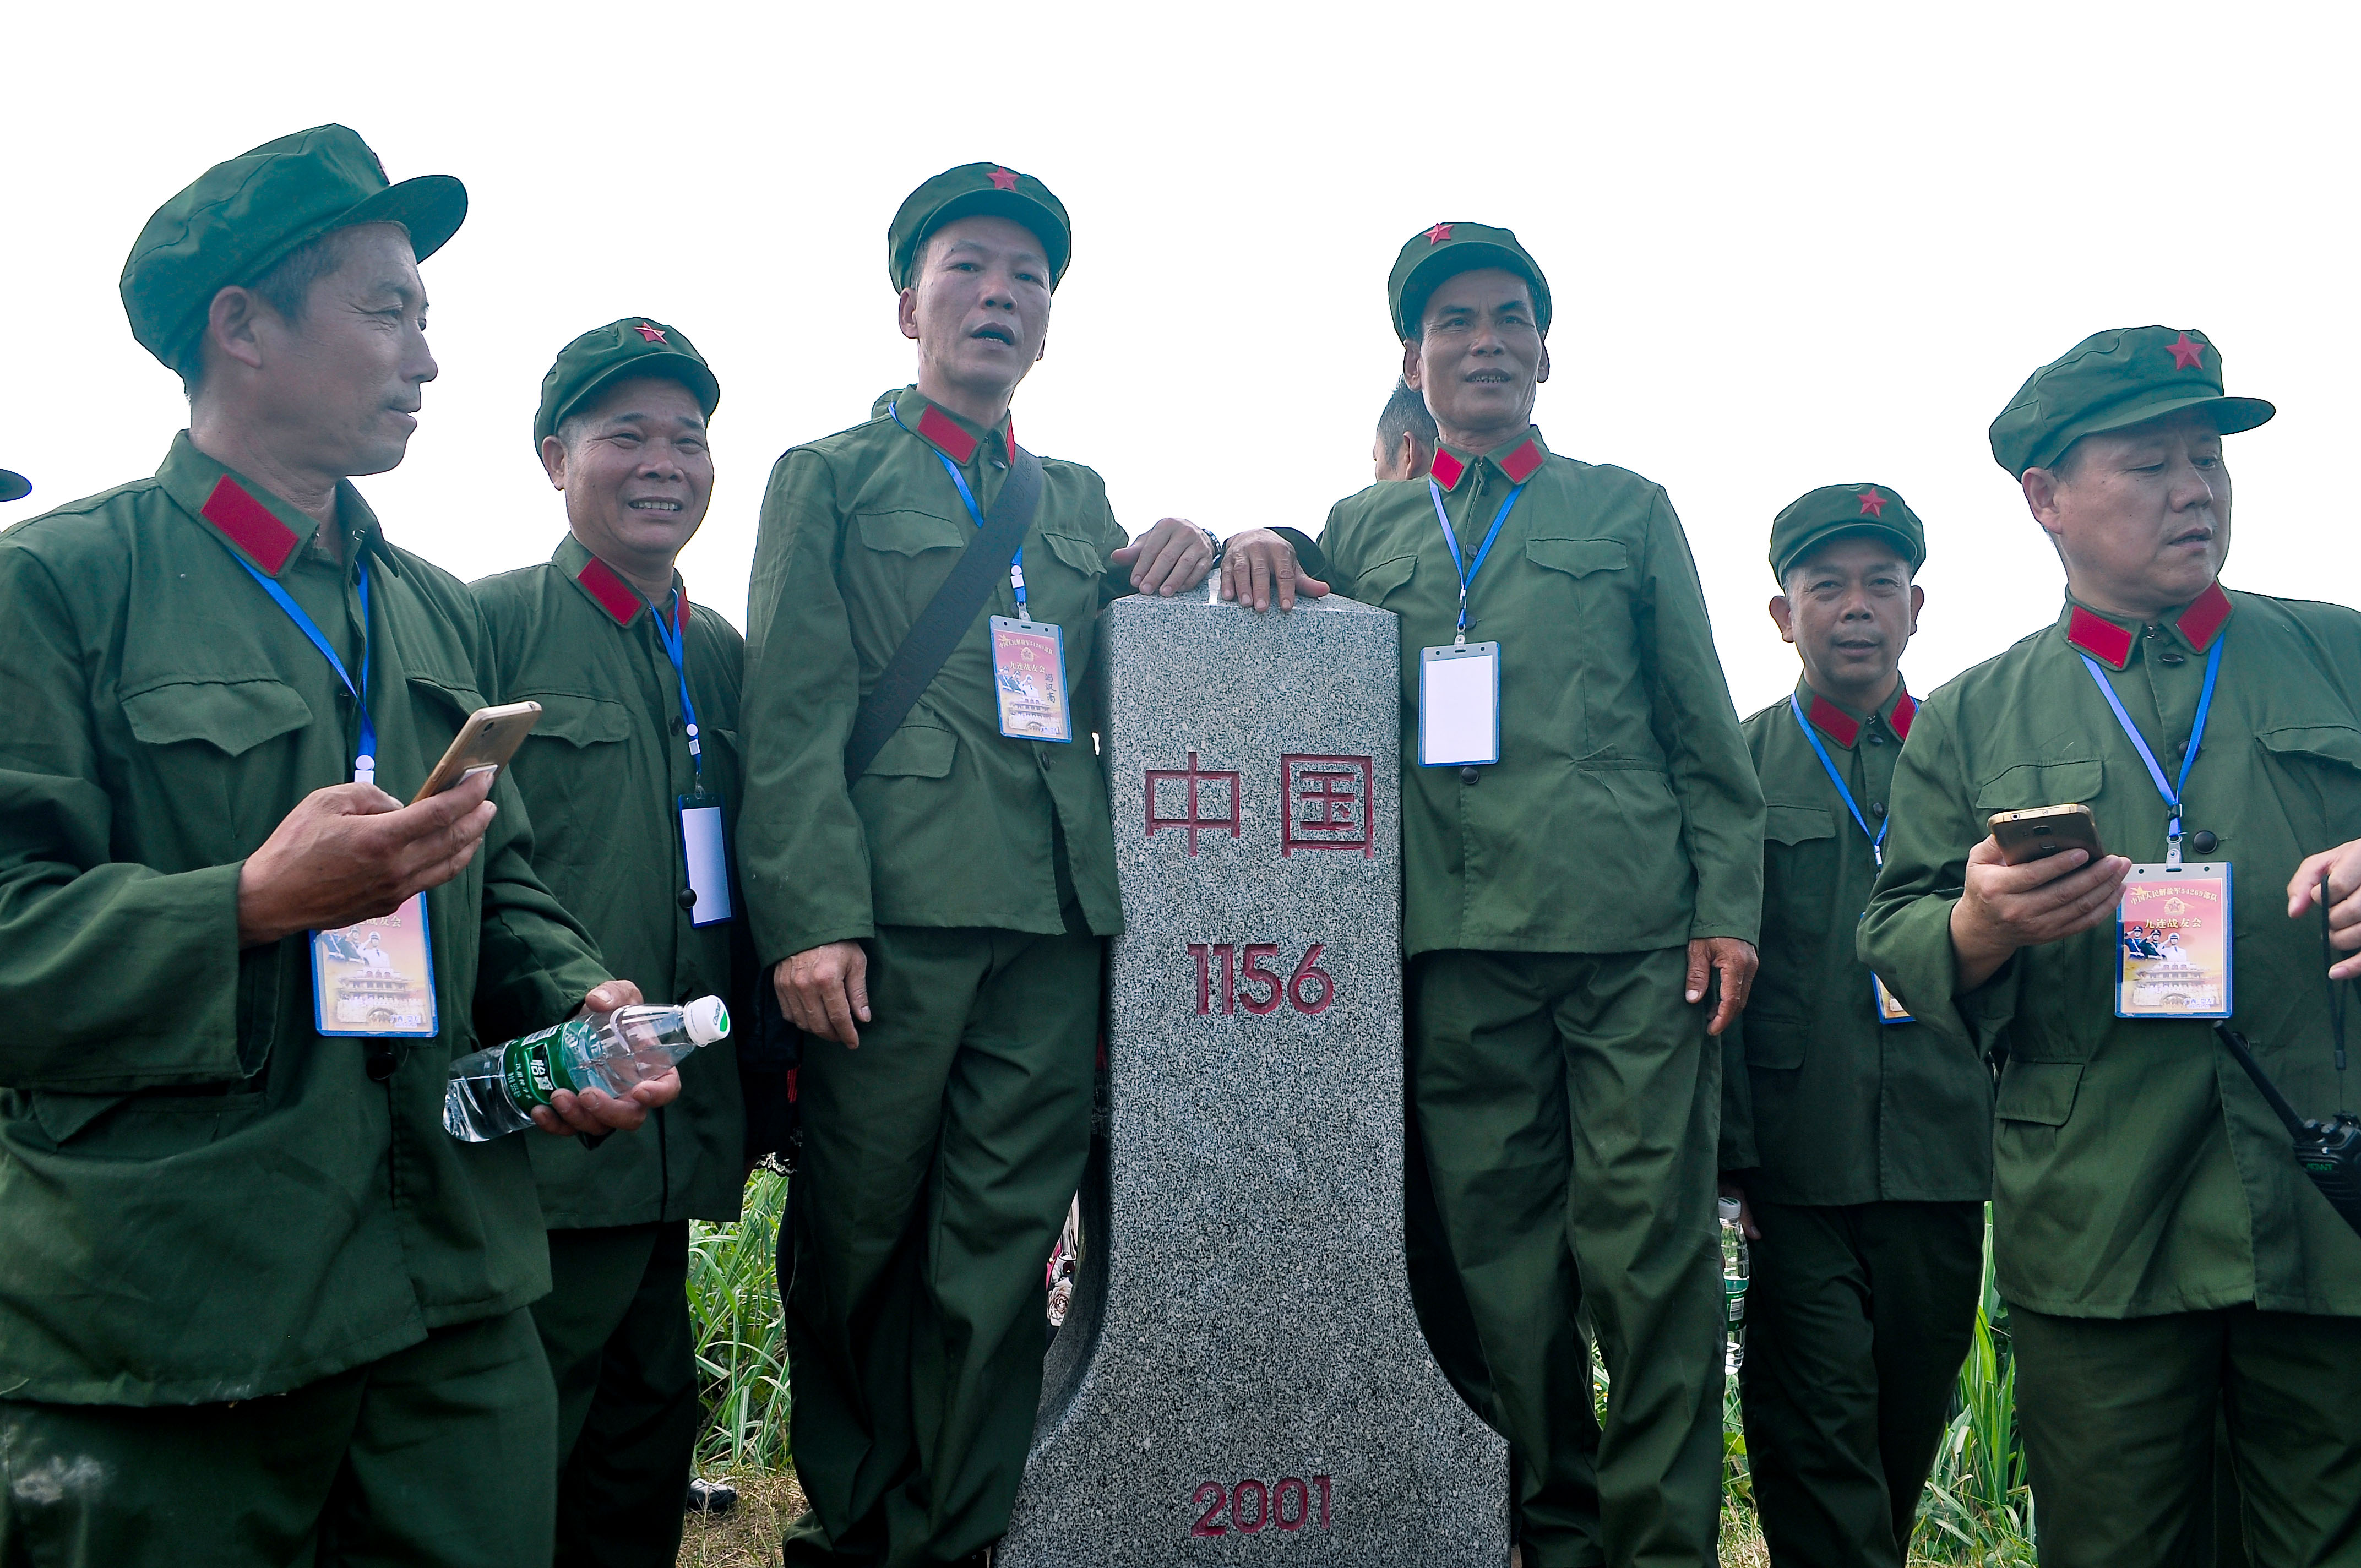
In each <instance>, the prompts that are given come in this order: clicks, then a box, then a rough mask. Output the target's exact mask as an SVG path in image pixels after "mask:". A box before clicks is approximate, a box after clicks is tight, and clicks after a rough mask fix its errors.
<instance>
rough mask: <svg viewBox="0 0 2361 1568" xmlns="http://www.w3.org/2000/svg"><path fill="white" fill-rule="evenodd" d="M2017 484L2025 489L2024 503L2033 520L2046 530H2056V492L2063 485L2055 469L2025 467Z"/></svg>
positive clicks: (2052, 531) (2053, 531)
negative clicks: (2022, 475) (2023, 473)
mask: <svg viewBox="0 0 2361 1568" xmlns="http://www.w3.org/2000/svg"><path fill="white" fill-rule="evenodd" d="M2017 484H2018V486H2019V487H2020V488H2023V489H2024V491H2025V505H2026V510H2029V511H2031V512H2032V513H2033V520H2034V521H2036V522H2037V523H2039V524H2040V525H2041V526H2042V527H2043V528H2044V529H2045V530H2047V531H2048V532H2051V533H2056V532H2058V514H2059V506H2058V492H2059V490H2060V489H2061V488H2064V487H2063V486H2062V485H2061V484H2060V483H2059V478H2058V474H2057V471H2056V470H2055V469H2050V468H2027V469H2026V471H2025V475H2024V477H2022V478H2020V479H2018V480H2017Z"/></svg>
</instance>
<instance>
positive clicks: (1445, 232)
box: [1426, 224, 1451, 245]
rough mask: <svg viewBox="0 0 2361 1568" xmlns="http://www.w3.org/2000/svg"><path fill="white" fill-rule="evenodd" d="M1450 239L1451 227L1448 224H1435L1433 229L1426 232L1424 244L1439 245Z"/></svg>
mask: <svg viewBox="0 0 2361 1568" xmlns="http://www.w3.org/2000/svg"><path fill="white" fill-rule="evenodd" d="M1450 237H1451V225H1449V224H1437V225H1434V226H1433V228H1431V229H1429V230H1427V231H1426V243H1427V244H1429V245H1441V244H1442V243H1443V242H1444V240H1446V239H1449V238H1450Z"/></svg>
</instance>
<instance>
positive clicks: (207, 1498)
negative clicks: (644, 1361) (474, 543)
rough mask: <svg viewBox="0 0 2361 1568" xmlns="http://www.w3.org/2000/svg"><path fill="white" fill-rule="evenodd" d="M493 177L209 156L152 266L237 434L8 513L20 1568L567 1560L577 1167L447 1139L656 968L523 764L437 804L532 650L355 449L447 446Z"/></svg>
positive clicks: (583, 1125) (7, 743) (142, 274)
mask: <svg viewBox="0 0 2361 1568" xmlns="http://www.w3.org/2000/svg"><path fill="white" fill-rule="evenodd" d="M466 202H467V198H466V195H465V192H463V191H462V190H461V189H460V186H459V183H458V181H456V180H451V179H447V178H443V177H430V178H426V179H421V180H412V181H405V182H404V183H402V184H400V185H389V184H388V183H387V181H386V179H385V175H384V173H383V171H382V170H380V169H379V166H378V162H377V159H376V158H375V156H374V155H373V154H371V153H370V151H369V150H368V147H367V146H365V145H364V144H363V143H362V141H361V139H360V138H359V137H357V136H355V135H354V134H353V133H352V132H351V131H349V130H346V128H345V127H343V126H320V127H318V128H316V129H313V130H310V131H304V132H301V133H298V134H296V135H294V136H291V137H282V138H280V140H277V141H274V142H270V143H268V144H266V145H265V146H263V147H259V148H255V149H254V150H253V151H252V152H249V153H247V154H245V155H244V156H242V157H239V158H236V159H231V160H229V161H228V162H226V163H224V164H220V165H218V166H216V167H215V168H214V169H212V170H209V171H207V172H206V173H205V174H204V175H203V177H201V178H200V179H199V180H198V181H196V182H195V183H194V184H192V185H191V186H190V187H189V188H188V189H187V190H185V191H183V192H181V193H180V194H179V195H177V196H175V197H173V198H172V200H170V202H168V203H165V204H164V206H163V207H162V208H160V209H159V211H158V212H157V213H156V214H155V216H154V217H153V218H151V219H150V220H149V221H148V226H147V228H146V230H145V231H143V232H142V234H141V235H140V237H139V240H138V243H137V245H136V246H135V247H133V250H132V253H131V258H130V260H129V261H128V263H127V264H126V267H125V269H124V273H123V301H124V305H125V307H126V310H127V312H128V313H129V315H130V318H131V325H132V332H133V334H134V335H135V336H136V337H137V338H138V340H139V341H140V343H141V344H142V345H145V346H146V347H147V348H148V349H149V350H150V351H151V352H153V353H154V354H155V355H156V356H158V357H159V359H161V360H163V361H164V362H165V364H167V365H168V366H170V367H174V368H175V369H177V370H179V371H180V372H181V375H182V377H183V379H184V380H185V381H186V382H187V383H188V385H189V387H190V392H191V397H190V418H189V424H190V428H189V429H188V430H187V431H185V432H183V433H181V434H180V435H179V436H177V437H175V438H174V440H173V442H172V444H171V449H170V452H169V453H167V454H166V455H165V458H164V463H163V466H162V467H161V468H159V470H158V471H157V474H156V477H154V478H153V479H143V480H139V481H137V482H135V483H132V484H128V485H125V486H123V487H122V488H118V489H114V490H110V491H107V492H106V493H104V494H103V495H100V496H96V497H93V498H92V499H87V500H82V501H77V502H74V503H73V504H71V505H70V506H67V507H64V508H62V509H60V510H58V511H56V512H53V513H50V514H49V516H47V517H42V518H36V519H34V520H32V521H29V522H27V523H24V524H22V525H20V526H18V527H16V528H14V529H11V530H10V531H9V532H8V533H7V534H6V536H5V538H0V712H5V713H6V714H7V715H8V718H9V722H8V724H7V726H6V728H5V733H0V802H5V806H0V1006H5V1010H6V1014H7V1015H8V1016H9V1017H11V1018H13V1019H16V1020H17V1021H18V1026H17V1027H16V1028H14V1029H12V1030H11V1031H10V1033H9V1036H8V1043H7V1044H6V1045H5V1047H0V1084H5V1089H0V1255H5V1257H6V1259H7V1266H6V1267H5V1268H0V1561H5V1562H8V1563H20V1562H38V1563H89V1564H105V1565H106V1568H121V1565H124V1564H145V1563H156V1564H164V1563H170V1564H181V1563H195V1562H206V1563H216V1562H217V1563H290V1562H296V1561H302V1562H306V1563H310V1562H315V1561H316V1562H320V1563H346V1562H362V1561H366V1562H368V1563H422V1564H423V1563H434V1564H437V1565H448V1564H455V1563H480V1564H484V1565H486V1568H492V1565H495V1564H498V1565H510V1564H514V1563H522V1562H528V1561H532V1560H534V1559H535V1558H536V1557H539V1556H542V1555H544V1554H545V1553H546V1552H547V1551H548V1543H549V1537H550V1530H551V1528H552V1507H553V1492H554V1488H553V1486H552V1485H551V1483H550V1480H549V1477H550V1476H551V1475H552V1473H553V1464H552V1450H553V1441H554V1435H555V1409H554V1403H555V1402H554V1400H553V1399H552V1398H551V1395H550V1389H549V1374H548V1369H547V1364H546V1363H545V1362H544V1359H543V1356H542V1352H541V1343H540V1341H539V1339H538V1337H537V1336H536V1335H535V1334H534V1332H533V1321H532V1318H531V1316H530V1314H529V1313H528V1312H527V1311H526V1304H527V1303H528V1302H530V1301H532V1300H533V1299H535V1298H536V1297H538V1296H540V1295H542V1294H543V1293H544V1291H546V1290H547V1289H548V1288H549V1272H548V1267H547V1264H546V1261H545V1259H546V1250H545V1247H544V1243H543V1240H542V1228H541V1215H540V1211H539V1209H538V1208H537V1207H536V1205H535V1203H534V1201H533V1169H532V1165H531V1162H530V1160H529V1158H528V1157H527V1154H526V1141H525V1140H524V1139H522V1138H503V1139H496V1140H493V1141H491V1142H488V1143H463V1142H461V1141H459V1140H458V1139H456V1138H454V1137H453V1136H451V1135H449V1134H448V1133H446V1132H445V1130H444V1127H443V1102H444V1091H445V1084H446V1082H447V1080H448V1076H449V1067H450V1063H451V1060H452V1058H454V1057H455V1056H456V1055H458V1054H460V1053H463V1052H467V1051H471V1050H474V1049H476V1048H477V1047H478V1046H479V1045H482V1044H487V1043H493V1042H497V1041H500V1040H502V1039H505V1038H507V1037H510V1036H515V1035H518V1034H522V1033H524V1032H526V1031H528V1030H531V1029H535V1028H539V1027H543V1026H545V1025H550V1024H554V1023H555V1022H557V1021H559V1020H561V1019H563V1018H564V1017H566V1015H567V1014H569V1013H571V1012H573V1011H574V1010H575V1009H576V1008H577V1006H579V1005H581V1004H582V1003H585V1001H586V1000H587V1001H588V1003H589V1004H590V1005H591V1006H593V1007H602V1008H603V1007H612V1006H617V1005H621V1004H623V1003H629V1002H633V1001H637V1000H638V998H639V992H638V990H637V988H636V987H634V986H632V985H631V984H629V983H628V982H625V981H608V980H607V979H606V976H607V973H608V971H607V970H606V968H605V966H604V965H603V964H602V962H601V961H600V959H599V958H598V949H597V948H596V947H595V946H593V944H592V943H591V941H590V939H589V938H588V937H587V936H585V935H584V934H583V932H582V931H581V929H580V927H577V925H576V924H575V923H574V922H573V921H572V920H571V919H570V918H569V917H568V916H566V914H565V912H564V911H563V910H562V909H561V908H560V907H559V905H557V903H556V901H555V899H553V898H552V897H551V896H550V894H549V893H548V892H547V890H546V889H545V888H544V887H543V885H542V884H541V883H540V882H539V881H537V880H536V879H535V877H534V875H533V871H532V869H531V865H530V860H531V854H532V840H531V836H530V833H529V830H528V829H527V828H526V824H525V814H524V812H523V810H522V808H521V806H520V804H519V802H518V800H517V797H516V795H515V792H514V790H513V789H512V788H511V786H510V784H508V783H507V782H506V781H505V780H502V781H500V782H499V783H497V784H493V783H491V782H490V781H489V779H485V778H478V779H476V780H473V781H471V782H467V783H463V784H459V785H457V786H455V787H454V788H453V789H451V790H450V791H449V792H447V793H446V794H444V795H438V796H435V797H434V798H432V799H429V800H426V801H423V802H421V803H419V804H416V805H412V806H402V805H401V799H402V798H403V797H405V796H408V795H412V794H413V793H415V792H416V791H417V790H418V788H419V787H420V786H421V784H423V782H424V781H425V778H426V775H427V773H428V770H429V769H431V768H432V767H433V766H434V762H435V760H436V759H437V757H439V756H440V755H441V753H442V752H443V750H444V748H445V746H446V745H447V744H448V743H449V742H450V740H452V738H453V737H454V736H455V735H456V733H457V732H458V730H459V728H460V726H461V725H462V723H463V722H464V721H465V720H466V718H467V715H468V713H469V712H470V711H471V710H473V709H475V708H477V707H481V706H483V705H484V701H485V696H486V693H487V689H488V685H487V677H488V675H489V657H488V651H487V649H486V647H485V645H484V637H483V631H482V626H481V622H480V621H479V620H478V618H477V614H476V609H475V606H474V604H473V603H472V602H471V601H470V600H469V599H468V598H467V591H466V590H465V589H464V588H463V587H460V585H459V584H458V583H457V582H456V581H455V580H453V579H452V578H450V577H449V576H445V574H444V573H441V572H439V571H437V570H435V569H434V567H433V566H430V565H427V564H426V563H425V562H423V561H422V560H421V559H419V558H418V557H417V556H415V555H412V554H410V553H409V552H407V551H404V550H401V549H400V548H398V547H396V546H394V545H393V544H391V543H389V542H388V541H387V540H386V538H385V535H384V533H383V532H381V531H380V530H379V525H378V521H377V519H376V517H375V516H374V515H373V514H372V513H371V512H370V510H369V509H368V505H367V504H366V503H365V502H363V500H362V499H361V498H360V495H359V493H358V492H357V491H356V490H355V489H354V488H353V487H352V486H351V484H350V483H349V482H348V481H347V477H348V476H350V475H355V474H374V473H381V472H383V471H385V470H387V469H389V468H391V467H393V466H395V465H396V464H398V463H399V462H401V455H402V451H403V448H404V446H405V445H406V444H407V443H408V441H409V437H410V433H411V431H412V428H413V427H414V426H415V424H416V420H415V419H414V417H413V416H414V415H415V414H416V412H417V411H418V408H419V406H420V402H421V394H422V389H423V383H425V382H426V381H428V380H431V379H432V378H434V373H435V367H434V359H433V357H432V356H430V355H429V354H428V353H427V350H426V345H425V339H424V336H423V327H424V313H425V305H426V302H425V295H424V292H423V288H422V287H421V285H420V283H419V279H418V267H417V260H416V258H417V257H420V256H427V255H432V254H433V253H434V250H435V249H436V247H439V246H440V245H442V243H443V242H444V241H445V239H447V238H448V237H449V236H450V235H451V233H452V231H453V230H455V229H456V228H457V227H458V225H459V221H460V219H461V217H462V215H463V214H464V213H465V211H466ZM372 780H373V781H374V782H372ZM488 790H489V799H488V798H487V791H488ZM496 813H497V815H495V814H496ZM421 895H423V896H421ZM397 910H398V911H399V913H398V914H397V913H396V911H397ZM379 917H384V918H383V919H382V923H381V927H380V929H381V930H382V932H383V933H384V935H385V936H386V937H387V938H389V939H390V944H391V946H392V947H393V948H395V949H396V950H397V953H399V952H400V950H401V949H402V948H404V946H405V944H406V943H408V942H412V941H415V940H416V939H417V937H418V936H419V935H420V934H421V932H420V922H421V921H423V948H424V956H425V957H428V958H431V961H432V971H431V979H428V978H425V977H424V976H423V974H420V973H419V972H418V970H423V967H424V966H423V963H422V964H418V965H417V966H416V969H412V970H404V969H402V968H401V964H402V963H404V962H405V961H409V960H404V959H401V958H399V957H397V958H396V959H394V960H392V962H391V963H390V964H389V965H387V966H386V967H385V968H384V969H382V970H376V973H377V975H378V980H377V981H371V983H372V984H377V983H379V981H381V982H382V984H383V986H384V987H387V988H390V989H391V990H392V991H400V992H401V994H400V995H399V996H398V997H397V996H394V995H392V994H390V991H386V992H368V993H366V994H363V993H351V994H349V995H348V992H347V988H346V987H347V981H348V980H350V979H351V978H352V970H351V968H350V967H349V965H348V963H347V962H346V948H345V945H344V944H343V943H342V942H341V941H340V940H339V939H338V938H336V937H335V933H336V932H337V931H338V929H339V928H341V927H346V926H349V925H352V924H353V923H355V922H357V921H359V920H362V919H364V918H371V919H375V918H379ZM323 932H324V933H326V935H324V936H318V935H315V934H316V933H323ZM405 982H406V985H407V989H406V990H403V989H402V988H403V987H404V985H405ZM315 986H316V993H315ZM371 995H375V996H377V997H378V998H379V1000H378V1001H377V1002H374V1003H372V1002H371V1001H370V1000H369V997H370V996H371ZM353 996H358V998H359V1002H360V1003H361V1004H360V1005H358V1006H357V1007H354V1006H348V1005H347V1003H348V1002H349V1001H351V1000H352V999H353ZM373 1014H384V1015H385V1016H384V1018H382V1019H379V1018H376V1017H374V1016H373ZM389 1020H390V1023H391V1024H392V1025H394V1026H399V1027H401V1028H403V1029H404V1030H405V1031H406V1032H405V1033H402V1034H399V1035H396V1034H390V1033H388V1032H385V1031H386V1029H387V1026H388V1021H389ZM677 1090H678V1080H677V1078H676V1077H675V1075H671V1074H667V1075H665V1077H664V1080H662V1081H661V1082H658V1083H651V1084H644V1085H642V1086H641V1087H640V1088H639V1089H637V1090H635V1091H632V1098H631V1100H629V1101H626V1102H615V1101H610V1100H608V1099H607V1098H606V1097H605V1096H603V1095H599V1094H596V1093H590V1094H586V1095H584V1096H583V1102H581V1103H576V1102H573V1101H572V1098H571V1096H561V1097H560V1105H561V1109H562V1114H561V1115H553V1114H552V1113H550V1112H549V1111H548V1110H547V1109H546V1108H544V1110H543V1111H541V1112H540V1113H538V1115H537V1116H536V1120H537V1121H539V1122H540V1123H541V1124H542V1125H543V1126H544V1129H547V1130H566V1131H574V1132H588V1133H595V1132H599V1131H602V1130H605V1129H606V1128H609V1127H617V1126H630V1125H636V1124H637V1123H638V1122H639V1121H640V1120H641V1119H642V1118H643V1117H644V1115H645V1113H646V1107H647V1106H648V1105H651V1104H654V1103H659V1102H662V1101H663V1100H664V1099H668V1098H669V1097H670V1096H671V1095H672V1094H673V1093H675V1092H677Z"/></svg>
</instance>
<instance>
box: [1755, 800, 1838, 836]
mask: <svg viewBox="0 0 2361 1568" xmlns="http://www.w3.org/2000/svg"><path fill="white" fill-rule="evenodd" d="M1836 836H1837V814H1836V813H1835V812H1833V811H1830V810H1829V809H1828V807H1826V806H1781V805H1777V804H1773V805H1768V806H1764V807H1763V837H1764V838H1765V839H1770V840H1771V841H1772V842H1773V843H1774V844H1807V843H1809V842H1811V841H1812V840H1813V839H1833V838H1835V837H1836Z"/></svg>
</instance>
